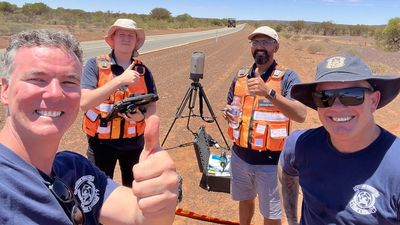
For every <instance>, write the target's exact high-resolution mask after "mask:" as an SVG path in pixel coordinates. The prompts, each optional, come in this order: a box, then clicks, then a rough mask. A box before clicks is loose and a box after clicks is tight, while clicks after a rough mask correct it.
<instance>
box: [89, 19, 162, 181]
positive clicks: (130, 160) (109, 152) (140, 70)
mask: <svg viewBox="0 0 400 225" xmlns="http://www.w3.org/2000/svg"><path fill="white" fill-rule="evenodd" d="M104 39H105V41H106V43H107V44H108V45H109V46H110V48H111V53H109V54H104V55H99V56H97V57H94V58H91V59H89V60H88V61H87V63H86V65H85V68H84V72H83V77H82V84H81V88H82V98H81V108H82V110H83V111H84V112H85V115H84V118H83V131H84V132H85V133H86V134H87V137H88V151H87V155H88V158H89V159H90V160H91V161H93V162H94V163H95V164H96V165H97V166H98V167H99V168H100V169H101V170H103V171H104V172H105V173H106V174H107V175H108V176H110V177H111V178H112V177H113V174H114V169H115V165H116V162H117V160H118V161H119V165H120V168H121V176H122V183H123V185H124V186H131V185H132V181H133V174H132V167H133V165H134V164H136V163H137V162H138V161H139V155H140V153H141V151H142V149H143V145H144V139H143V133H144V128H145V122H144V119H145V118H147V117H148V116H150V115H152V114H155V112H156V103H155V102H151V103H149V104H148V105H146V106H144V107H141V109H140V110H138V109H135V110H133V111H129V112H126V113H120V114H118V116H116V117H114V118H112V119H107V116H108V114H110V111H111V109H112V107H113V105H114V104H116V103H118V102H120V101H122V100H124V99H126V98H128V97H132V96H138V95H145V94H151V93H152V94H157V90H156V86H155V83H154V80H153V75H152V73H151V72H150V70H149V68H148V67H146V66H145V65H144V64H143V63H142V62H141V61H140V60H138V59H137V58H134V57H136V56H138V55H139V53H138V50H139V49H140V48H141V47H142V46H143V43H144V41H145V34H144V31H143V29H141V28H138V27H137V25H136V22H135V21H133V20H131V19H117V20H116V21H115V23H114V24H113V25H112V26H111V27H110V28H109V29H108V32H107V34H106V36H105V38H104Z"/></svg>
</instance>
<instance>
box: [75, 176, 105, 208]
mask: <svg viewBox="0 0 400 225" xmlns="http://www.w3.org/2000/svg"><path fill="white" fill-rule="evenodd" d="M93 181H94V176H92V175H86V176H82V177H81V178H79V179H78V180H77V181H76V182H75V188H74V195H75V196H78V198H79V200H80V202H81V207H82V210H83V212H84V213H87V212H90V211H91V210H92V208H93V206H94V205H96V203H97V202H98V201H99V199H100V198H99V190H98V189H96V186H95V185H94V183H93Z"/></svg>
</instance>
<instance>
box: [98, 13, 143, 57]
mask: <svg viewBox="0 0 400 225" xmlns="http://www.w3.org/2000/svg"><path fill="white" fill-rule="evenodd" d="M117 29H124V30H133V31H135V32H136V45H135V48H134V49H133V52H132V54H133V56H138V55H139V53H138V50H139V49H140V48H141V47H142V46H143V44H144V40H145V34H144V30H143V29H142V28H138V27H137V26H136V22H135V21H133V20H131V19H117V20H116V21H115V23H114V24H113V25H112V26H111V27H110V28H109V29H108V32H107V35H106V36H105V37H104V39H105V41H106V42H107V44H108V45H109V46H110V47H111V48H112V49H114V40H113V38H112V36H113V34H114V33H115V31H116V30H117Z"/></svg>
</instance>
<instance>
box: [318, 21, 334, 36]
mask: <svg viewBox="0 0 400 225" xmlns="http://www.w3.org/2000/svg"><path fill="white" fill-rule="evenodd" d="M318 27H319V30H320V31H322V35H324V36H328V35H332V34H334V33H335V24H334V23H333V22H331V21H324V22H322V23H320V24H318Z"/></svg>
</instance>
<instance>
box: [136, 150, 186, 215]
mask: <svg viewBox="0 0 400 225" xmlns="http://www.w3.org/2000/svg"><path fill="white" fill-rule="evenodd" d="M175 170H176V169H175V164H174V162H173V160H172V158H171V157H170V156H169V154H168V152H166V151H159V152H156V153H153V154H152V157H149V158H148V159H147V160H144V161H142V162H139V163H138V164H136V165H135V166H134V167H133V173H134V174H135V180H134V181H133V183H132V192H133V194H134V195H135V196H136V197H137V200H138V205H139V208H140V209H141V210H142V212H143V213H144V214H146V215H151V214H159V213H161V211H164V212H166V211H169V210H171V208H172V210H174V209H175V206H176V201H177V197H178V185H179V184H178V175H177V173H176V171H175Z"/></svg>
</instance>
